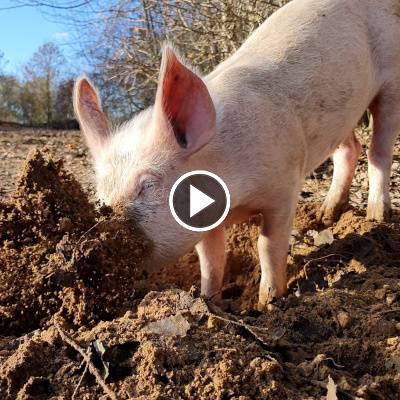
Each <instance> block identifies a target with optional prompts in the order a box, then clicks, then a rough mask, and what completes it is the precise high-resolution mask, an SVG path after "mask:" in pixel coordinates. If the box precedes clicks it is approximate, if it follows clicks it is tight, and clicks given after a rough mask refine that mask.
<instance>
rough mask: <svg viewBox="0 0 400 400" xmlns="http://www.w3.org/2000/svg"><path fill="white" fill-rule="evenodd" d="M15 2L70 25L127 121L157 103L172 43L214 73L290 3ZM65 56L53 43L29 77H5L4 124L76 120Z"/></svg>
mask: <svg viewBox="0 0 400 400" xmlns="http://www.w3.org/2000/svg"><path fill="white" fill-rule="evenodd" d="M10 1H14V2H15V3H16V4H18V6H21V5H27V6H37V7H38V9H39V10H40V11H42V12H45V13H46V14H47V15H51V16H52V18H53V19H55V20H59V21H60V22H61V23H62V22H63V21H68V29H69V31H68V34H69V35H70V39H71V42H72V43H74V45H75V48H76V54H77V56H78V57H80V58H81V59H84V60H85V63H86V64H87V65H88V66H89V67H90V71H89V76H90V77H91V78H92V80H93V81H94V82H95V84H96V85H97V87H98V88H99V90H100V92H101V96H102V100H103V102H102V103H103V108H104V110H105V111H106V112H107V113H108V114H109V116H110V117H111V119H112V120H114V121H117V122H119V121H121V120H124V119H126V118H127V117H130V116H132V114H134V113H135V112H137V111H139V110H141V109H143V108H146V107H147V106H149V105H150V104H151V103H152V101H153V100H154V93H155V89H156V85H157V79H158V70H159V66H160V47H161V44H162V43H163V42H164V41H169V42H171V43H173V44H174V45H175V46H176V47H177V48H178V49H179V50H180V52H181V53H182V55H183V56H184V57H185V58H186V59H187V60H188V61H189V62H190V63H191V64H192V65H193V66H194V67H195V68H197V69H198V70H199V71H200V72H202V73H208V72H210V71H211V70H212V69H213V68H215V66H216V65H218V64H219V63H220V62H221V61H223V60H225V59H226V58H227V57H228V56H229V55H230V54H232V53H233V52H235V51H236V50H237V49H238V48H239V47H240V45H241V44H242V43H243V42H244V40H245V39H246V38H247V37H248V36H249V34H250V33H251V32H253V31H254V30H255V29H256V28H257V27H258V26H259V25H260V24H261V23H262V22H263V21H264V20H265V19H266V18H267V17H268V16H269V15H271V14H272V13H273V12H274V11H276V10H277V9H278V8H279V7H281V6H283V5H284V4H286V3H287V2H288V1H290V0H257V1H254V0H185V1H176V0H163V1H159V0H86V1H83V2H79V1H77V2H73V3H71V0H51V1H47V2H46V3H43V2H42V1H39V0H10ZM265 46H268V43H265ZM44 55H45V56H44ZM61 58H62V55H61V54H60V51H59V50H58V49H57V48H56V47H55V46H54V45H52V44H51V43H48V44H46V45H44V46H43V47H42V48H41V49H39V51H38V52H37V53H36V55H35V56H34V57H33V58H32V60H31V61H30V62H29V63H28V65H27V66H25V67H24V71H23V79H17V78H15V77H13V76H3V77H2V78H1V80H2V83H0V86H1V87H2V88H0V119H5V118H8V119H10V118H11V119H12V120H15V121H20V122H24V123H28V124H38V123H39V124H43V123H44V124H49V125H51V124H53V123H54V121H63V120H69V119H71V118H73V113H72V101H71V91H72V87H73V83H72V81H71V80H69V79H59V78H60V77H57V76H56V73H57V71H58V67H59V66H60V65H62V61H61ZM77 72H78V75H79V73H80V72H83V71H77ZM2 112H3V113H6V116H4V114H2Z"/></svg>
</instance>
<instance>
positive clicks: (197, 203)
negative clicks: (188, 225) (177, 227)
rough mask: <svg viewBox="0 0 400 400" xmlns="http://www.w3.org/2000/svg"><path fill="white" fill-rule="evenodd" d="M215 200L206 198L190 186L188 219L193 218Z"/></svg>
mask: <svg viewBox="0 0 400 400" xmlns="http://www.w3.org/2000/svg"><path fill="white" fill-rule="evenodd" d="M214 202H215V200H214V199H212V198H211V197H210V196H207V195H206V194H205V193H203V192H202V191H201V190H199V189H197V188H196V187H195V186H193V185H190V197H189V204H190V218H192V217H194V216H195V215H196V214H198V213H199V212H200V211H202V210H204V209H205V208H206V207H208V206H209V205H210V204H212V203H214Z"/></svg>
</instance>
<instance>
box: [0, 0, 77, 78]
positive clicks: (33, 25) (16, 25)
mask: <svg viewBox="0 0 400 400" xmlns="http://www.w3.org/2000/svg"><path fill="white" fill-rule="evenodd" d="M11 5H15V3H13V2H11V1H9V0H0V8H2V7H7V6H11ZM46 41H53V42H54V43H56V44H57V45H59V47H60V49H61V50H62V51H63V52H64V54H65V55H66V56H67V55H68V54H71V52H72V50H71V47H70V46H69V42H70V34H69V33H68V28H67V27H66V26H63V25H62V24H61V23H59V22H54V21H51V20H50V18H49V17H47V16H44V15H43V14H41V12H40V11H39V10H37V9H36V8H33V7H23V8H16V9H13V10H0V51H2V52H3V53H4V56H5V59H6V60H8V61H9V63H8V65H7V71H9V72H17V73H18V72H19V69H20V68H19V66H20V65H21V64H22V63H24V62H26V61H27V60H29V58H30V57H31V56H32V54H33V53H34V52H35V51H36V50H37V48H38V47H39V46H40V45H42V44H43V43H44V42H46Z"/></svg>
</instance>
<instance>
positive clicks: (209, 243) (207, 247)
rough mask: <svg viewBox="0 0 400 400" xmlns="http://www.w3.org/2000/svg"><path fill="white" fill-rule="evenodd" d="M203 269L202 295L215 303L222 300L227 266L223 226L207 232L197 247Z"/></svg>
mask: <svg viewBox="0 0 400 400" xmlns="http://www.w3.org/2000/svg"><path fill="white" fill-rule="evenodd" d="M196 251H197V253H198V255H199V260H200V269H201V294H202V295H203V296H205V297H207V298H209V299H211V300H213V301H215V302H219V301H220V300H221V291H222V282H223V280H224V270H225V264H226V253H225V229H224V228H223V227H221V226H219V227H218V228H215V229H213V230H212V231H210V232H207V233H206V235H205V236H204V237H203V239H202V240H201V242H199V243H198V244H197V245H196Z"/></svg>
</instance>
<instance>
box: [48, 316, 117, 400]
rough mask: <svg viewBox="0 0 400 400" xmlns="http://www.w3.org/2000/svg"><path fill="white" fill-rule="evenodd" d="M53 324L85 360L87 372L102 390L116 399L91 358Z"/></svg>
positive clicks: (63, 338)
mask: <svg viewBox="0 0 400 400" xmlns="http://www.w3.org/2000/svg"><path fill="white" fill-rule="evenodd" d="M54 326H55V327H56V329H57V331H58V333H59V335H60V337H61V339H62V340H64V342H66V343H68V344H69V345H70V346H71V347H73V348H74V349H75V350H76V351H77V352H78V353H79V354H80V355H81V356H82V357H83V359H84V360H85V362H86V364H87V367H88V369H89V372H90V373H91V374H92V375H93V376H94V377H95V378H96V380H97V383H98V384H99V385H100V386H101V387H102V389H103V390H104V392H105V393H106V394H107V395H108V396H109V397H110V399H111V400H118V398H117V396H116V394H115V393H114V392H113V391H112V390H111V389H110V388H109V387H108V386H107V384H106V383H105V381H104V379H103V378H102V376H101V375H100V372H99V370H98V369H97V368H96V367H95V366H94V364H93V362H92V360H91V359H90V357H89V356H88V355H87V354H86V352H85V350H84V349H83V348H82V347H81V346H79V344H78V343H76V342H75V341H74V340H73V339H72V338H70V337H69V336H68V335H67V334H66V333H65V332H64V331H63V329H62V328H61V326H60V325H59V324H58V323H57V322H54Z"/></svg>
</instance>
